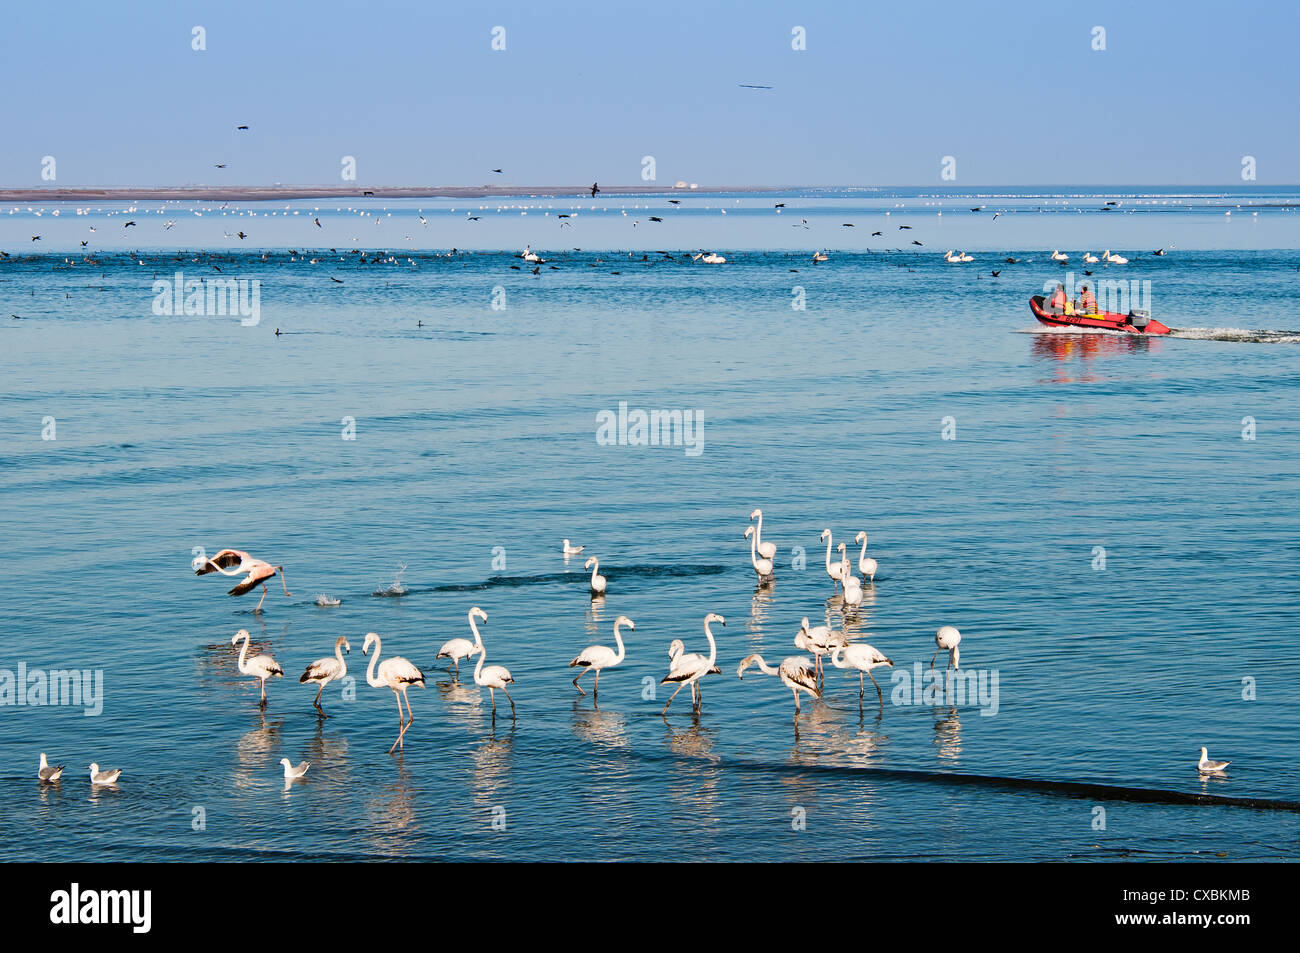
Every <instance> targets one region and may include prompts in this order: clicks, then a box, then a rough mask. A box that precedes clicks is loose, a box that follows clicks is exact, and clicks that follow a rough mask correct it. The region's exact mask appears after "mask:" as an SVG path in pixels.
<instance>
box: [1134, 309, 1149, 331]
mask: <svg viewBox="0 0 1300 953" xmlns="http://www.w3.org/2000/svg"><path fill="white" fill-rule="evenodd" d="M1128 323H1129V324H1131V325H1133V327H1135V328H1137V329H1138V330H1139V331H1145V330H1146V329H1147V325H1148V324H1150V323H1151V312H1150V311H1148V310H1147V309H1146V308H1133V309H1132V310H1131V311H1129V313H1128Z"/></svg>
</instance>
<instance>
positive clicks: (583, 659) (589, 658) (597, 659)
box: [569, 615, 636, 698]
mask: <svg viewBox="0 0 1300 953" xmlns="http://www.w3.org/2000/svg"><path fill="white" fill-rule="evenodd" d="M621 625H625V626H627V627H628V628H629V629H632V630H633V631H635V630H636V623H635V622H633V621H632V620H631V619H629V618H628V617H627V616H625V615H621V616H619V617H618V618H617V619H615V620H614V643H615V644H616V645H617V646H618V651H617V652H615V651H614V650H613V649H611V648H610V647H609V646H608V645H589V646H587V648H585V649H583V650H582V651H581V652H579V653H578V657H577V658H575V659H574V660H573V661H572V662H570V663H569V668H573V667H574V666H575V665H581V666H582V671H581V672H579V673H578V677H577V678H575V679H574V680H573V687H574V688H576V689H577V690H578V691H580V692H582V694H584V695H585V694H587V693H586V692H583V691H582V686H581V685H579V684H578V679H580V678H582V676H584V675H586V674H587V670H588V669H590V670H591V671H593V672H595V673H596V685H595V687H594V688H592V690H591V697H592V698H595V697H596V696H597V695H599V694H600V670H601V669H602V668H613V667H614V666H615V665H617V664H618V663H619V662H621V661H623V659H625V658H626V657H627V651H626V649H624V647H623V636H622V635H621V634H620V633H619V631H618V627H619V626H621Z"/></svg>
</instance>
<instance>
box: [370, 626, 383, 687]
mask: <svg viewBox="0 0 1300 953" xmlns="http://www.w3.org/2000/svg"><path fill="white" fill-rule="evenodd" d="M381 649H383V644H382V643H381V642H380V641H379V636H375V654H374V655H372V656H371V657H370V665H369V666H367V668H366V683H367V684H368V685H369V686H370V687H371V688H383V687H384V682H383V680H382V679H379V678H376V677H375V666H376V665H378V664H379V652H380V650H381Z"/></svg>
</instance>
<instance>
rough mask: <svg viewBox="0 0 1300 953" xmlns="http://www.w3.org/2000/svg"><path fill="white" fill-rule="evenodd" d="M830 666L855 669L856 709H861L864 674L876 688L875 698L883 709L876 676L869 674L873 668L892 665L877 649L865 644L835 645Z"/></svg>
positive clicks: (883, 705) (864, 692)
mask: <svg viewBox="0 0 1300 953" xmlns="http://www.w3.org/2000/svg"><path fill="white" fill-rule="evenodd" d="M831 664H832V665H834V666H835V667H836V668H856V669H857V670H858V707H859V708H861V707H862V696H863V695H865V694H866V691H867V688H866V682H864V681H863V680H862V675H863V673H864V672H865V673H866V676H867V678H869V679H871V684H872V685H875V686H876V697H877V698H879V699H880V707H881V708H884V707H885V696H884V695H883V694H881V691H880V683H879V682H877V681H876V676H874V675H872V674H871V670H872V669H873V668H878V667H879V666H881V665H890V666H892V665H893V664H894V663H893V662H891V661H890V660H889V659H887V658H885V655H884V653H883V652H881V651H880V650H879V649H876V648H873V647H872V646H870V645H867V643H865V642H854V643H853V644H852V645H837V646H835V648H834V649H832V650H831Z"/></svg>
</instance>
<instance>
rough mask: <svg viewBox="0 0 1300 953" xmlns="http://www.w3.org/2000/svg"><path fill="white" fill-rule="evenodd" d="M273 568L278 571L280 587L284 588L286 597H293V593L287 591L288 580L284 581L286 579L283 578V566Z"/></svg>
mask: <svg viewBox="0 0 1300 953" xmlns="http://www.w3.org/2000/svg"><path fill="white" fill-rule="evenodd" d="M275 568H276V570H278V571H279V573H280V585H282V586H283V587H284V594H285V595H286V596H291V595H293V593H292V592H290V591H289V582H288V580H286V579H285V578H284V567H283V566H276V567H275Z"/></svg>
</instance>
